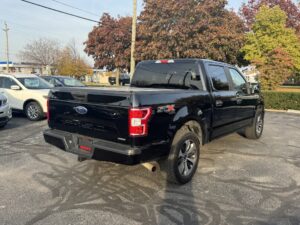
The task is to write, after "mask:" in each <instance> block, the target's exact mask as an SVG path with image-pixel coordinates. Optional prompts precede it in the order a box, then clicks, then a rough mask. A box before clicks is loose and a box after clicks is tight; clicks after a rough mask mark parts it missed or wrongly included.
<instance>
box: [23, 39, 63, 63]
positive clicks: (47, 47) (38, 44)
mask: <svg viewBox="0 0 300 225" xmlns="http://www.w3.org/2000/svg"><path fill="white" fill-rule="evenodd" d="M59 53H60V47H59V44H58V42H57V41H55V40H51V39H47V38H40V39H38V40H34V41H32V42H31V43H28V44H27V45H26V46H25V47H24V49H23V51H21V52H20V54H19V55H20V57H21V58H22V59H23V60H26V61H28V62H31V63H38V64H41V65H43V66H53V65H55V64H56V63H57V60H58V57H59Z"/></svg>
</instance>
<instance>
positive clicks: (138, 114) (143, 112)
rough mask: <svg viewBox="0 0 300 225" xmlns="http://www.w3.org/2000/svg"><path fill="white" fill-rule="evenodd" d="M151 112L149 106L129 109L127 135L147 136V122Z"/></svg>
mask: <svg viewBox="0 0 300 225" xmlns="http://www.w3.org/2000/svg"><path fill="white" fill-rule="evenodd" d="M151 114H152V109H151V108H150V107H149V108H140V109H139V108H137V109H135V108H132V109H129V135H130V136H147V135H148V122H149V119H150V117H151Z"/></svg>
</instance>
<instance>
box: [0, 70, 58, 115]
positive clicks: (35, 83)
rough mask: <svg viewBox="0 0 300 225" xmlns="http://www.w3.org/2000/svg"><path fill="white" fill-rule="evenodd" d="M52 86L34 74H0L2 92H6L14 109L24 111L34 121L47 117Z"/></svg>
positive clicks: (0, 89) (0, 90)
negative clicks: (48, 99)
mask: <svg viewBox="0 0 300 225" xmlns="http://www.w3.org/2000/svg"><path fill="white" fill-rule="evenodd" d="M52 87H53V86H52V85H51V84H49V83H48V82H46V81H45V80H43V79H41V78H39V77H38V76H36V75H33V74H18V75H17V74H16V75H12V74H0V92H3V93H4V94H5V96H6V97H7V99H8V101H9V103H10V106H11V108H12V109H13V110H15V111H22V112H24V113H25V114H26V116H27V118H28V119H29V120H32V121H37V120H40V119H42V118H44V117H45V115H46V113H47V98H48V93H49V90H50V88H52Z"/></svg>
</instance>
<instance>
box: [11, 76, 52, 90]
mask: <svg viewBox="0 0 300 225" xmlns="http://www.w3.org/2000/svg"><path fill="white" fill-rule="evenodd" d="M17 79H18V81H20V82H21V83H22V84H23V85H24V86H25V87H26V88H28V89H50V88H52V87H53V86H52V85H51V84H49V83H48V82H47V81H45V80H43V79H41V78H39V77H22V78H17Z"/></svg>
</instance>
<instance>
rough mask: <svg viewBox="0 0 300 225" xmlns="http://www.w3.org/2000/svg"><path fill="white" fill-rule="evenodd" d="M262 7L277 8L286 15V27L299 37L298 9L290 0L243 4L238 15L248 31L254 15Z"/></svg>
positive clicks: (299, 17) (250, 0)
mask: <svg viewBox="0 0 300 225" xmlns="http://www.w3.org/2000/svg"><path fill="white" fill-rule="evenodd" d="M263 5H266V6H269V7H274V6H276V5H277V6H279V7H280V8H281V10H283V11H284V12H285V13H286V15H287V20H286V25H287V26H288V27H290V28H294V29H295V30H296V32H297V34H298V35H300V8H299V6H297V4H295V3H294V2H293V1H292V0H248V3H243V5H242V7H241V8H240V14H241V15H242V17H243V19H244V21H245V23H246V25H247V27H248V29H251V27H252V25H253V23H254V21H255V15H256V14H257V12H258V10H259V8H260V7H261V6H263Z"/></svg>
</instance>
